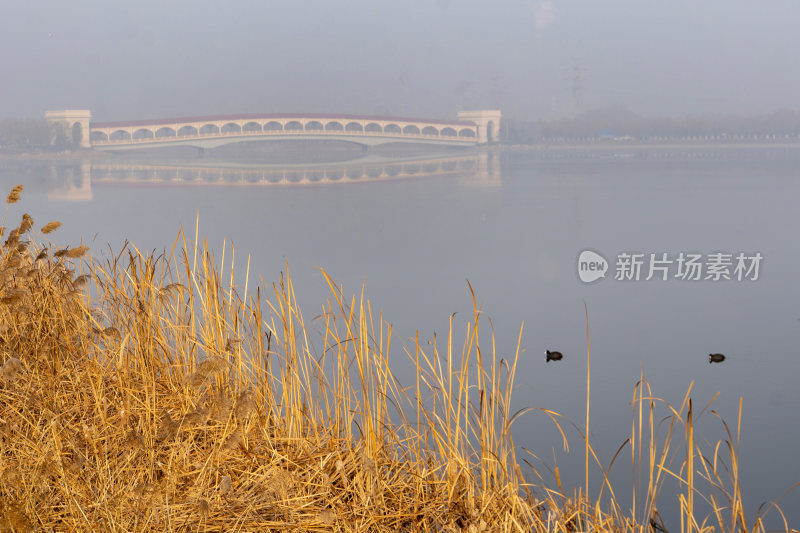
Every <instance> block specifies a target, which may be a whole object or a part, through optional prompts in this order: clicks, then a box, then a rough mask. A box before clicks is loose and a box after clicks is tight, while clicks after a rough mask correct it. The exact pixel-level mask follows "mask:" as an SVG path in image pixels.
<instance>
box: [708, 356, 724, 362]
mask: <svg viewBox="0 0 800 533" xmlns="http://www.w3.org/2000/svg"><path fill="white" fill-rule="evenodd" d="M724 360H725V356H724V355H722V354H721V353H710V354H708V364H711V363H721V362H723V361H724Z"/></svg>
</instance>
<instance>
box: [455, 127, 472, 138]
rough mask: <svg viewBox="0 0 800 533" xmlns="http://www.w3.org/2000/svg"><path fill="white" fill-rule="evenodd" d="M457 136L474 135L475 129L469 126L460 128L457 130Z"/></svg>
mask: <svg viewBox="0 0 800 533" xmlns="http://www.w3.org/2000/svg"><path fill="white" fill-rule="evenodd" d="M458 136H459V137H475V131H474V130H472V129H471V128H461V130H460V131H459V132H458Z"/></svg>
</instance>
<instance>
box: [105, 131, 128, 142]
mask: <svg viewBox="0 0 800 533" xmlns="http://www.w3.org/2000/svg"><path fill="white" fill-rule="evenodd" d="M108 138H109V139H110V140H112V141H122V140H125V141H129V140H130V139H131V134H130V133H129V132H127V131H125V130H117V131H115V132H113V133H112V134H111V135H109V136H108Z"/></svg>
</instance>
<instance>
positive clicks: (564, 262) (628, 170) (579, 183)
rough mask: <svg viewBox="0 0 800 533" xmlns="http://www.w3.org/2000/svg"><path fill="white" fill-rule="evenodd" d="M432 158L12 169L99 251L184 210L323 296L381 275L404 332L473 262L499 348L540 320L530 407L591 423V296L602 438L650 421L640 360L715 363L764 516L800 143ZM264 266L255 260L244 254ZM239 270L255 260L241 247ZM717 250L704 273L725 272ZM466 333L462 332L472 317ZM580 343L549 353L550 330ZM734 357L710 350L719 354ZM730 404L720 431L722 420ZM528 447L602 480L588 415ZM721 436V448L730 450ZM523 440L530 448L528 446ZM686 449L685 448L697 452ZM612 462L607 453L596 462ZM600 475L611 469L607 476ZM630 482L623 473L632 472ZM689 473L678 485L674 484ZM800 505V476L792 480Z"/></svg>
mask: <svg viewBox="0 0 800 533" xmlns="http://www.w3.org/2000/svg"><path fill="white" fill-rule="evenodd" d="M444 155H445V157H444V158H436V157H433V156H429V157H428V158H427V159H428V160H427V161H417V160H415V158H407V159H408V160H406V161H400V162H398V161H390V162H385V161H381V159H380V158H378V157H372V156H370V157H367V158H366V159H363V160H360V161H357V162H355V163H354V164H349V165H348V164H344V163H339V164H336V165H333V166H328V167H324V166H320V165H288V164H287V165H284V166H280V165H271V166H264V165H257V164H246V165H243V164H240V163H241V162H240V161H239V162H237V161H228V162H223V161H215V160H213V159H206V160H201V159H196V160H184V161H164V160H162V161H158V162H155V161H148V160H146V159H143V158H139V159H136V160H134V161H127V162H126V161H124V160H122V159H118V158H103V159H97V160H93V161H91V162H88V161H87V162H83V163H81V162H56V163H53V162H43V161H27V162H19V161H16V162H14V161H8V160H6V161H0V175H1V176H2V177H1V178H0V181H1V183H0V184H1V185H2V187H3V189H4V190H10V188H11V187H12V186H13V185H14V184H16V183H24V184H25V185H26V189H25V193H24V195H23V201H22V203H21V204H19V207H18V209H17V206H14V208H15V209H14V211H13V212H14V213H16V211H19V213H16V214H14V215H12V216H14V217H16V216H19V215H21V213H22V211H23V210H24V211H25V212H29V213H31V215H32V216H33V217H34V219H35V220H36V222H37V226H39V225H41V224H43V223H44V222H46V221H48V220H60V221H61V222H62V223H63V224H64V227H63V228H62V229H61V230H59V232H58V233H57V234H55V240H56V241H57V242H59V243H64V244H75V243H77V242H78V241H80V240H83V242H84V243H86V244H89V245H90V246H91V247H92V250H93V253H94V254H95V256H103V254H105V255H106V256H107V255H108V250H109V245H110V246H111V248H112V249H114V250H119V249H120V248H121V246H122V244H123V242H124V241H125V240H126V239H127V240H130V241H131V242H133V243H135V244H136V245H137V246H138V247H139V248H140V249H143V250H152V249H157V250H161V249H163V248H165V247H167V248H169V247H170V246H171V245H172V243H173V241H174V239H175V237H176V235H177V232H178V230H179V228H180V227H181V226H183V227H184V228H186V230H187V233H189V234H190V235H193V234H194V227H195V220H196V216H197V213H198V212H199V217H200V234H201V236H203V237H206V238H207V239H208V241H209V243H210V245H211V246H212V248H213V249H214V250H215V251H216V253H217V257H218V258H219V257H220V255H221V251H222V248H223V241H225V242H226V246H227V247H228V250H227V252H226V257H229V254H230V243H231V242H234V243H235V246H236V261H237V265H244V264H245V263H246V261H247V256H248V254H249V255H250V258H251V266H250V271H251V275H252V276H255V277H256V278H258V277H260V278H262V279H263V281H264V282H265V283H267V284H271V283H272V282H273V281H276V280H278V279H279V276H280V272H281V271H282V270H284V269H285V268H286V261H287V260H288V261H289V268H290V272H291V274H292V277H293V279H294V282H295V288H296V291H297V293H298V298H299V300H300V303H301V305H302V308H303V310H304V313H305V315H306V316H307V317H311V316H313V315H315V314H317V313H318V311H319V310H320V309H321V305H322V304H323V303H324V301H325V299H326V298H327V297H328V291H327V288H326V284H325V282H324V279H323V277H322V275H321V274H320V272H319V267H324V268H325V269H326V270H327V271H328V272H329V273H330V274H331V275H332V276H333V277H334V278H335V279H337V280H338V281H339V282H340V283H341V284H342V285H343V286H344V290H345V292H346V293H349V294H353V293H356V292H358V291H359V290H360V288H361V286H362V283H366V294H367V296H368V297H369V299H370V300H371V302H372V304H373V309H375V310H382V311H383V313H384V317H385V318H386V319H387V320H388V321H389V322H391V323H392V324H393V326H394V329H395V346H394V349H393V357H394V359H395V360H397V361H398V365H400V366H401V367H402V365H404V364H405V361H406V359H407V358H406V356H405V355H404V353H403V350H402V348H401V346H400V345H401V344H407V345H409V346H411V343H410V339H411V338H412V337H413V335H414V332H415V331H416V330H419V332H420V336H421V337H422V338H425V339H427V338H431V337H432V335H433V334H434V332H437V333H439V334H440V335H442V334H444V333H445V332H446V331H447V323H448V318H449V316H450V314H451V313H453V312H456V311H457V312H458V313H459V314H458V315H457V320H459V321H460V323H461V324H463V323H464V322H465V321H467V320H468V319H470V318H471V305H472V300H471V296H470V293H469V290H468V286H467V280H469V282H470V283H471V284H472V286H473V287H474V289H475V291H476V295H477V299H478V302H479V303H480V305H481V306H482V309H483V312H484V313H485V315H487V316H488V317H490V318H491V320H492V323H493V325H494V329H495V335H496V339H497V349H498V354H499V355H501V356H504V357H508V356H510V355H512V354H513V352H514V348H515V346H516V341H517V336H518V334H519V329H520V326H521V325H522V324H523V323H524V330H523V334H522V349H523V350H524V352H523V354H522V357H521V361H520V363H519V366H518V370H517V375H518V381H517V388H516V390H515V393H514V404H515V406H516V407H519V408H521V407H525V406H528V405H535V406H538V407H545V408H549V409H553V410H555V411H558V412H560V413H562V414H564V415H565V416H566V417H567V418H568V419H569V420H571V421H574V422H575V423H576V424H577V425H578V426H582V425H583V417H584V413H583V406H584V400H585V372H586V334H585V333H586V330H585V319H584V302H586V304H587V306H588V309H589V321H590V327H591V348H592V431H591V438H592V440H593V441H594V442H595V445H596V446H597V449H598V451H599V453H600V455H601V460H602V461H603V462H604V463H605V464H607V463H608V462H609V461H610V459H611V457H612V456H613V454H614V452H615V451H616V450H617V448H618V447H619V445H620V444H622V442H623V441H624V440H625V438H626V437H627V436H628V435H629V434H630V426H631V396H632V393H633V387H634V385H635V383H636V381H637V380H638V378H639V374H640V371H642V370H643V371H644V373H645V375H646V377H647V378H648V380H649V381H650V383H651V384H652V386H653V389H654V392H655V394H656V395H657V396H660V397H662V398H664V399H665V400H667V401H669V402H670V403H672V404H674V405H676V406H678V405H679V404H680V402H681V400H682V398H683V396H684V394H685V392H686V390H687V388H688V387H689V384H690V383H692V382H693V383H694V389H693V394H692V397H693V401H694V405H695V406H696V407H698V408H702V407H703V406H705V404H706V403H707V402H708V401H709V400H711V399H712V397H713V396H714V395H715V394H716V393H717V392H719V393H720V396H719V398H718V399H717V401H716V402H715V404H714V406H715V409H716V411H717V412H719V413H720V415H721V416H722V417H723V418H724V419H725V420H727V421H728V423H729V424H730V425H731V427H732V429H733V430H734V431H735V426H736V417H737V406H738V401H739V398H740V397H742V398H743V399H744V411H743V423H742V445H741V460H742V463H741V471H742V479H743V487H744V488H743V491H744V497H745V505H746V507H747V509H748V511H749V514H750V516H753V512H754V511H755V509H756V508H757V507H758V505H759V504H760V503H761V502H762V501H765V500H770V499H774V498H777V497H779V496H780V495H781V494H782V493H783V491H784V490H786V489H788V488H789V487H791V486H792V485H793V484H794V483H796V482H798V481H800V466H799V465H800V462H798V460H797V454H798V450H800V409H799V408H800V388H798V386H797V380H798V376H800V362H799V360H798V341H800V290H799V289H800V244H798V240H797V239H798V235H800V210H798V205H797V202H798V198H800V176H799V175H798V174H799V172H798V169H800V148H797V149H793V148H770V149H731V148H715V149H692V150H687V149H680V150H678V149H674V150H669V149H661V150H658V149H647V150H644V149H641V150H629V151H626V150H624V149H620V150H619V151H617V152H614V151H610V150H594V151H580V150H563V151H555V150H550V151H537V152H496V153H485V152H484V153H479V154H464V153H448V154H444ZM586 249H590V250H593V251H594V252H597V253H598V254H600V255H601V256H603V257H604V258H605V259H606V260H607V261H608V263H609V270H608V272H607V273H606V278H605V279H600V280H598V281H596V282H594V283H591V284H586V283H583V282H581V281H580V279H579V277H578V272H577V259H578V255H579V254H580V253H581V252H582V251H583V250H586ZM623 252H625V253H631V254H633V253H641V254H646V255H645V256H644V259H645V262H644V265H643V267H642V273H641V276H640V279H639V280H638V281H636V280H626V281H622V280H616V279H615V274H616V267H617V262H618V256H619V254H620V253H623ZM681 252H684V253H697V254H701V255H702V261H703V262H704V265H703V266H704V267H707V266H708V264H707V262H708V260H709V256H708V254H714V253H724V254H733V258H732V262H733V265H731V266H730V267H729V269H728V270H729V272H730V274H731V277H732V278H734V279H732V280H722V281H717V282H714V281H711V280H704V279H701V280H698V281H689V280H681V279H676V278H675V274H676V273H677V268H678V266H677V263H676V262H673V263H671V264H669V265H668V268H669V269H670V270H669V272H668V274H669V277H670V279H669V280H668V281H663V280H661V279H660V275H657V276H655V279H651V280H649V281H646V280H645V278H646V277H647V274H648V264H649V258H650V254H656V258H658V259H662V254H665V253H666V254H668V256H667V259H668V260H673V261H675V260H676V259H677V257H678V255H679V254H680V253H681ZM739 253H744V254H745V256H746V257H753V256H755V254H757V253H759V254H760V255H761V257H762V258H763V259H762V261H761V263H760V265H759V270H758V279H757V280H753V279H750V278H752V277H755V272H753V271H751V272H750V273H749V277H748V276H744V277H745V278H747V279H742V280H741V281H739V280H736V279H735V278H736V275H735V271H734V267H735V263H736V255H738V254H739ZM242 269H243V266H242ZM237 270H238V268H237ZM705 274H706V271H705V270H704V271H703V273H702V277H705ZM457 341H458V343H459V344H460V342H461V337H460V336H459V337H458V338H457ZM545 349H551V350H560V351H562V352H563V353H564V354H565V358H564V360H563V361H561V362H559V363H549V364H546V363H545V356H544V353H543V352H544V350H545ZM710 352H722V353H724V354H725V355H726V356H727V357H728V359H727V360H726V361H725V362H724V363H723V364H715V365H710V364H709V362H708V354H709V353H710ZM720 428H721V426H720V423H719V421H718V419H717V418H716V417H714V416H713V415H712V414H711V413H708V412H707V413H705V414H704V415H703V416H702V418H701V419H700V421H699V422H698V430H697V431H698V433H699V434H700V435H701V436H703V435H704V436H706V437H707V438H709V439H713V440H716V439H717V438H719V437H720ZM514 435H515V440H516V442H517V444H518V445H520V446H524V447H525V448H527V449H530V450H532V451H533V452H534V453H536V454H537V456H538V457H539V458H540V461H536V460H534V459H533V458H532V457H530V456H527V455H524V454H523V456H524V457H525V458H527V459H528V460H530V461H531V462H532V463H533V464H534V465H535V466H537V468H539V469H540V473H542V475H543V476H544V477H545V479H547V480H548V481H552V477H550V474H549V473H548V468H547V467H550V468H552V466H553V464H554V462H557V464H558V466H559V468H560V470H561V474H562V479H563V480H564V482H565V485H566V487H565V488H571V487H574V486H578V485H580V484H581V483H582V480H583V474H582V472H583V470H582V464H583V449H582V447H581V438H580V436H579V434H578V433H577V432H576V431H574V430H573V431H572V433H571V453H570V454H567V453H565V452H564V451H563V449H562V448H561V446H560V444H559V436H558V432H557V431H556V430H555V429H554V428H553V426H552V424H551V423H550V422H549V421H548V420H547V419H546V418H545V417H544V416H542V415H536V414H531V415H527V416H526V417H524V418H522V419H521V420H520V421H518V422H517V423H516V424H515V426H514ZM708 451H710V450H708ZM521 453H522V452H521ZM676 464H677V463H676ZM614 471H615V472H617V474H615V476H616V477H618V478H619V480H620V481H619V483H620V484H619V485H618V488H617V490H618V491H620V492H621V494H618V496H620V497H621V499H623V501H624V499H625V498H626V497H629V496H628V493H629V490H630V489H624V487H625V486H626V484H629V483H630V479H631V474H630V454H629V453H625V454H623V455H622V456H621V458H620V459H619V460H618V463H617V464H616V465H615V467H614ZM592 475H593V476H594V479H595V481H597V480H598V478H599V475H598V473H597V471H594V472H593V474H592ZM595 486H596V487H598V488H599V484H596V485H595ZM620 487H622V488H620ZM668 487H669V486H668ZM675 500H676V497H675V496H674V493H673V492H671V491H670V489H669V488H665V489H664V491H663V493H662V495H661V505H660V508H661V510H662V514H663V515H664V518H665V520H666V521H667V528H668V529H670V528H673V529H675V530H677V529H679V526H680V520H679V518H678V517H677V516H676V515H675V514H673V513H674V510H675V509H676V507H675ZM782 506H783V509H784V511H785V512H786V513H787V515H788V516H789V517H790V525H794V526H795V527H797V526H798V524H800V493H798V492H794V493H792V494H790V495H789V496H788V497H787V498H785V499H784V500H783V502H782Z"/></svg>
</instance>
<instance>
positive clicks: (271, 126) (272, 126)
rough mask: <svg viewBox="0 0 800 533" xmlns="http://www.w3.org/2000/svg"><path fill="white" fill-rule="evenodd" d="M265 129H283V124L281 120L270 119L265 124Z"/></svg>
mask: <svg viewBox="0 0 800 533" xmlns="http://www.w3.org/2000/svg"><path fill="white" fill-rule="evenodd" d="M264 131H283V126H281V123H280V122H275V121H274V120H273V121H270V122H267V123H266V124H264Z"/></svg>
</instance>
